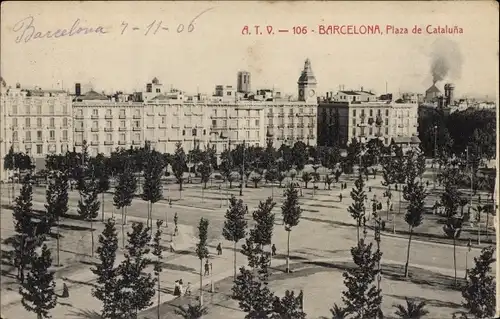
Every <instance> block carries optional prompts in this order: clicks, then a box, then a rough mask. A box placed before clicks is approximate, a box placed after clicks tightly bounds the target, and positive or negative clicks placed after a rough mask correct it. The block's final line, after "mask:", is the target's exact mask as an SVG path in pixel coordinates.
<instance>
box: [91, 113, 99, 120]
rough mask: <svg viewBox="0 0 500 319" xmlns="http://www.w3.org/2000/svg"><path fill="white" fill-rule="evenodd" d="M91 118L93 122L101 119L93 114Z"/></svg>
mask: <svg viewBox="0 0 500 319" xmlns="http://www.w3.org/2000/svg"><path fill="white" fill-rule="evenodd" d="M90 118H91V119H93V120H98V119H99V115H95V114H92V115H91V116H90Z"/></svg>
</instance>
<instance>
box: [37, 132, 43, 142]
mask: <svg viewBox="0 0 500 319" xmlns="http://www.w3.org/2000/svg"><path fill="white" fill-rule="evenodd" d="M36 139H37V140H41V139H42V131H36Z"/></svg>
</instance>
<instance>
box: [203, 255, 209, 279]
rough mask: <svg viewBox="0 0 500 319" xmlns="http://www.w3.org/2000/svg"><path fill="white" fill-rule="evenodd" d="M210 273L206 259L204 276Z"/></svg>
mask: <svg viewBox="0 0 500 319" xmlns="http://www.w3.org/2000/svg"><path fill="white" fill-rule="evenodd" d="M208 275H210V264H209V263H208V259H207V261H205V274H204V276H208Z"/></svg>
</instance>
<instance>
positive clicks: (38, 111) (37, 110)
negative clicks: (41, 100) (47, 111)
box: [36, 104, 42, 114]
mask: <svg viewBox="0 0 500 319" xmlns="http://www.w3.org/2000/svg"><path fill="white" fill-rule="evenodd" d="M36 114H42V106H41V105H40V104H38V105H37V106H36Z"/></svg>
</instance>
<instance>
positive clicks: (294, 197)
mask: <svg viewBox="0 0 500 319" xmlns="http://www.w3.org/2000/svg"><path fill="white" fill-rule="evenodd" d="M281 213H282V215H283V224H284V225H285V230H286V231H287V234H288V239H287V255H286V272H287V273H288V272H290V232H291V231H292V227H295V226H297V225H298V224H299V221H300V216H301V215H302V208H300V206H299V195H298V191H297V189H295V187H294V186H293V184H292V183H290V185H289V186H288V188H287V189H286V191H285V201H284V203H283V205H282V206H281Z"/></svg>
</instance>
